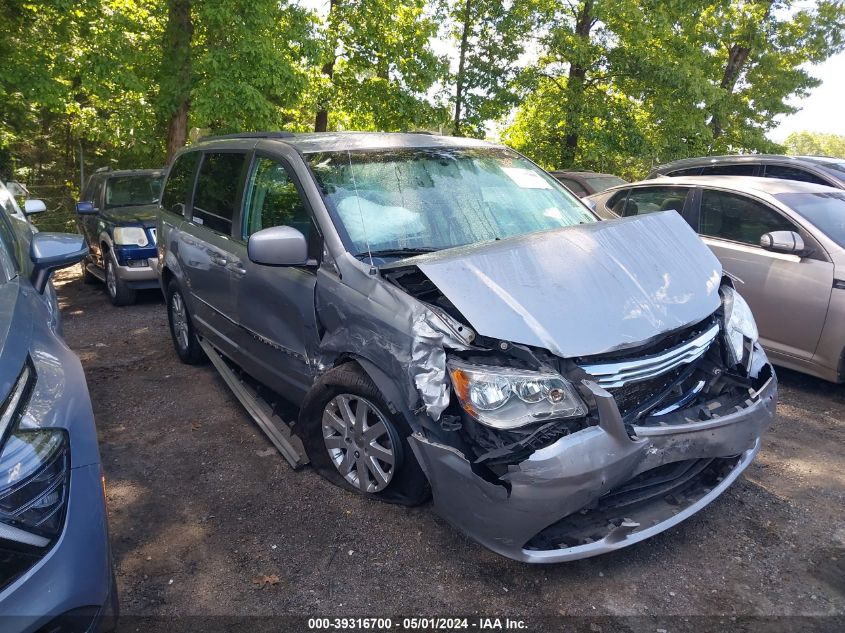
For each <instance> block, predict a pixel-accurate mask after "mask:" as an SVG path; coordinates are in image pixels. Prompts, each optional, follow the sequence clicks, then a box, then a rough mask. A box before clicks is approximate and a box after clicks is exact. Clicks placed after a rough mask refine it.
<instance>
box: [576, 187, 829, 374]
mask: <svg viewBox="0 0 845 633" xmlns="http://www.w3.org/2000/svg"><path fill="white" fill-rule="evenodd" d="M586 202H587V204H588V205H590V206H591V207H593V208H594V210H595V211H596V213H598V215H599V216H601V217H603V218H605V219H611V218H615V217H618V216H623V217H627V216H632V215H643V214H647V213H652V212H656V211H666V210H670V209H671V210H675V211H677V212H678V213H680V214H681V215H682V216H683V218H684V219H685V220H686V221H687V222H688V223H689V224H690V225H691V226H692V227H693V228H694V229H695V230H696V231H697V232H698V234H699V235H700V236H701V238H702V240H704V242H705V243H706V244H707V245H708V246H709V247H710V248H711V249H712V250H713V252H714V253H715V254H716V256H717V257H718V258H719V260H720V261H721V263H722V266H723V267H724V269H725V271H726V272H728V273H729V274H730V275H732V276H734V277H736V278H737V279H738V280H739V281H737V284H736V285H737V289H738V290H739V292H740V293H741V294H742V295H743V296H744V297H745V298H746V300H747V301H748V303H749V305H750V306H751V309H752V311H753V313H754V317H755V319H756V320H757V326H758V328H759V331H760V341H761V342H762V344H763V347H764V348H765V349H766V351H767V352H768V354H769V358H770V359H771V360H772V362H774V363H775V364H778V365H781V366H783V367H788V368H790V369H795V370H797V371H801V372H804V373H807V374H811V375H813V376H818V377H820V378H824V379H825V380H829V381H832V382H843V381H845V367H843V350H845V191H842V190H839V189H834V188H832V187H826V186H822V185H817V184H811V183H806V182H798V181H791V180H774V179H770V178H750V177H738V176H709V177H708V176H688V177H681V178H662V179H657V180H646V181H643V182H639V183H633V184H630V185H625V186H620V187H614V188H613V189H609V190H607V191H604V192H602V193H599V194H596V195H593V196H590V197H588V198H587V199H586Z"/></svg>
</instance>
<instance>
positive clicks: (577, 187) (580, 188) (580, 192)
mask: <svg viewBox="0 0 845 633" xmlns="http://www.w3.org/2000/svg"><path fill="white" fill-rule="evenodd" d="M559 180H560V182H561V183H563V184H564V185H566V186H567V187H569V189H570V190H571V191H572V193H574V194H575V195H576V196H586V195H587V193H588V192H587V190H586V189H585V188H584V185H582V184H581V183H580V182H578V181H577V180H572V179H571V178H559Z"/></svg>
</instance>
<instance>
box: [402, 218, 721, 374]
mask: <svg viewBox="0 0 845 633" xmlns="http://www.w3.org/2000/svg"><path fill="white" fill-rule="evenodd" d="M410 265H415V266H416V267H417V268H419V270H421V271H422V272H423V273H424V274H425V275H426V276H427V277H428V278H429V279H431V281H432V282H433V283H434V284H435V285H436V286H437V288H438V289H439V290H440V291H441V292H442V293H443V294H444V295H445V297H446V298H447V299H448V300H449V301H451V302H452V304H453V305H454V306H455V307H456V308H457V309H458V310H459V311H460V313H461V314H462V315H463V316H464V317H465V318H466V319H467V321H469V325H470V326H471V327H473V328H474V329H475V331H476V332H478V333H479V334H481V335H483V336H488V337H492V338H496V339H501V340H505V341H511V342H514V343H522V344H525V345H531V346H536V347H541V348H544V349H547V350H549V351H550V352H552V353H553V354H556V355H558V356H561V357H568V358H572V357H579V356H590V355H594V354H602V353H607V352H612V351H617V350H621V349H625V348H629V347H634V346H637V345H641V344H643V343H645V342H648V341H650V340H652V339H654V338H656V337H658V336H660V335H661V334H664V333H666V332H671V331H674V330H677V329H679V328H682V327H684V326H687V325H690V324H693V323H697V322H698V321H701V320H702V319H705V318H706V317H707V316H709V315H710V314H712V313H713V312H714V311H715V310H716V309H717V308H718V307H719V305H720V298H719V286H720V283H721V278H722V266H721V265H720V264H719V261H718V260H717V259H716V257H715V256H714V255H713V254H712V253H711V252H710V249H708V248H707V247H706V246H705V245H704V244H703V243H702V241H701V240H700V239H699V237H698V236H697V235H696V234H695V232H693V230H692V229H691V228H690V227H689V226H688V225H687V223H686V222H685V221H684V220H683V219H682V218H681V217H680V216H679V215H678V214H677V213H675V212H674V211H668V212H664V213H653V214H649V215H646V216H640V217H634V218H625V219H620V220H611V221H607V222H595V223H591V224H582V225H578V226H572V227H568V228H563V229H555V230H551V231H544V232H541V233H532V234H528V235H523V236H519V237H515V238H508V239H504V240H501V241H496V242H487V243H483V244H476V245H471V246H467V247H460V248H453V249H448V250H445V251H440V252H437V253H432V254H431V255H422V256H419V257H414V258H412V259H406V260H403V261H402V262H396V263H395V264H393V265H391V266H390V268H393V267H396V268H399V267H407V266H410Z"/></svg>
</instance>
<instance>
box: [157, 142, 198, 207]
mask: <svg viewBox="0 0 845 633" xmlns="http://www.w3.org/2000/svg"><path fill="white" fill-rule="evenodd" d="M199 158H200V154H199V152H190V153H188V154H182V155H181V156H179V158H177V159H176V162H175V163H173V165H172V166H171V167H170V174H169V175H168V176H167V182H166V183H165V185H164V192H162V194H161V208H162V209H164V210H165V211H170V212H171V213H175V214H177V215H183V214H184V213H185V207H186V206H187V205H188V200H189V199H190V197H191V189H192V188H193V184H194V168H195V167H196V166H197V161H199Z"/></svg>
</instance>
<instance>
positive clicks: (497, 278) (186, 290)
mask: <svg viewBox="0 0 845 633" xmlns="http://www.w3.org/2000/svg"><path fill="white" fill-rule="evenodd" d="M161 207H162V208H161V212H160V215H159V219H158V235H159V241H158V249H159V258H158V262H159V273H160V278H161V284H162V288H163V290H164V291H165V295H166V298H167V309H168V316H169V322H170V329H171V334H172V338H173V342H174V346H175V349H176V352H177V353H178V355H179V357H180V358H181V359H182V360H183V361H184V362H186V363H198V362H202V361H204V360H206V359H209V360H210V361H211V362H212V363H213V364H214V366H215V367H216V368H217V370H218V371H219V372H220V373H221V375H222V376H223V378H224V379H225V380H226V382H227V383H228V384H229V386H230V387H231V388H232V390H233V392H234V393H235V394H236V395H237V396H238V398H240V400H241V401H242V402H243V404H244V405H245V407H246V408H247V410H248V411H249V413H250V414H251V416H252V417H253V418H254V420H255V421H256V423H257V424H258V425H259V426H260V427H261V428H262V429H263V430H264V431H265V432H266V433H267V434H268V436H269V437H270V439H271V440H272V441H273V443H274V444H275V445H276V446H277V447H278V449H279V451H280V452H281V453H282V454H283V455H284V457H285V458H286V459H287V460H288V461H289V462H290V463H291V464H292V465H293V466H295V467H299V466H303V465H305V464H306V463H309V462H310V464H311V465H312V466H313V467H314V468H315V469H316V470H317V471H318V472H319V473H320V474H322V475H323V476H325V477H326V478H327V479H329V480H330V481H332V482H335V483H337V484H338V485H341V486H344V487H346V488H347V489H350V490H353V491H356V492H359V493H361V494H364V495H366V496H368V497H372V498H375V499H380V500H382V501H388V502H394V503H401V504H407V505H414V504H419V503H422V502H424V501H426V500H427V499H428V498H429V497H430V496H433V501H434V507H435V509H436V511H437V512H439V513H440V514H441V515H442V516H443V517H445V518H446V519H447V520H448V521H449V522H451V523H452V524H453V525H455V526H456V527H458V528H459V529H461V530H463V531H464V532H465V533H467V534H468V535H469V536H471V537H472V538H474V539H475V540H477V541H478V542H480V543H482V544H483V545H485V546H487V547H489V548H490V549H492V550H494V551H496V552H498V553H500V554H503V555H505V556H509V557H512V558H514V559H518V560H522V561H527V562H536V563H542V562H558V561H565V560H571V559H576V558H583V557H587V556H593V555H596V554H600V553H603V552H607V551H611V550H615V549H618V548H621V547H624V546H627V545H630V544H633V543H636V542H638V541H641V540H643V539H646V538H648V537H649V536H652V535H654V534H657V533H659V532H661V531H663V530H666V529H667V528H669V527H671V526H673V525H676V524H677V523H679V522H680V521H683V520H684V519H686V518H687V517H689V516H691V515H692V514H694V513H695V512H697V511H699V510H700V509H702V508H703V507H704V506H706V505H707V504H709V503H710V502H711V501H713V500H714V499H715V498H716V497H718V496H719V495H720V494H721V493H722V492H724V491H725V489H726V488H727V487H728V486H730V484H731V483H732V482H733V481H734V480H736V478H737V477H738V476H739V475H740V474H741V473H742V471H743V470H745V468H746V467H747V466H748V464H749V463H750V462H751V460H752V459H753V458H754V456H755V454H756V453H757V451H758V450H759V448H760V441H761V439H760V438H761V435H762V434H763V432H764V431H765V429H766V428H767V427H768V426H769V424H770V422H771V420H772V417H773V415H774V409H775V404H776V399H777V387H776V378H775V375H774V373H773V371H772V367H771V365H770V364H769V362H768V360H767V358H766V355H765V353H764V352H763V350H762V348H761V347H760V345H759V344H758V342H757V329H756V325H755V322H754V318H753V316H752V315H751V312H750V310H749V308H748V306H747V304H746V303H745V301H744V300H743V299H742V297H741V296H740V294H739V293H737V292H736V290H735V289H734V288H733V283H732V281H731V280H730V279H729V278H728V277H726V276H724V275H723V271H722V267H721V265H720V264H719V261H718V260H717V259H716V258H715V257H714V256H713V254H712V253H711V252H710V251H709V250H708V249H707V248H706V247H705V246H704V245H703V244H702V243H701V241H700V240H699V238H698V237H697V236H696V234H695V233H694V232H693V231H692V230H691V229H690V228H689V226H688V225H687V224H686V223H685V222H684V221H683V220H682V219H681V218H680V217H679V216H678V215H677V214H675V213H655V214H651V215H649V216H647V217H642V218H631V219H620V220H615V221H611V222H599V221H598V218H597V216H595V215H594V214H593V212H592V211H590V210H589V209H588V208H587V207H586V206H584V204H583V203H581V202H580V201H579V200H578V199H577V198H576V197H575V196H573V195H572V194H571V193H569V192H568V191H567V190H566V189H565V188H564V187H562V186H561V185H560V184H559V183H558V182H557V181H555V179H554V178H552V177H551V176H550V175H549V174H547V173H546V172H544V171H542V170H541V169H539V168H538V167H536V166H535V165H534V164H533V163H531V162H530V161H529V160H527V159H526V158H524V157H522V156H520V155H519V154H517V153H516V152H513V151H512V150H510V149H508V148H506V147H503V146H501V145H494V144H490V143H486V142H483V141H477V140H472V139H458V138H448V137H442V136H434V135H428V134H376V133H337V134H335V133H323V134H301V135H291V134H285V133H267V134H244V135H235V136H229V137H217V138H214V139H207V140H204V141H202V142H200V143H198V144H196V145H194V146H192V147H190V148H187V149H185V150H183V151H182V152H181V153H179V154H178V155H177V156H176V158H175V162H174V163H173V165H172V166H171V168H170V170H169V175H168V178H167V181H166V183H165V186H164V190H163V194H162V200H161ZM285 402H289V403H293V404H294V405H295V406H296V407H297V409H296V410H297V411H298V414H297V415H296V416H295V417H296V419H293V418H292V417H291V416H290V415H286V414H285V413H284V412H285V411H289V410H290V408H289V407H288V408H285V406H283V403H285ZM286 417H287V419H285V418H286ZM725 536H726V537H728V535H725Z"/></svg>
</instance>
